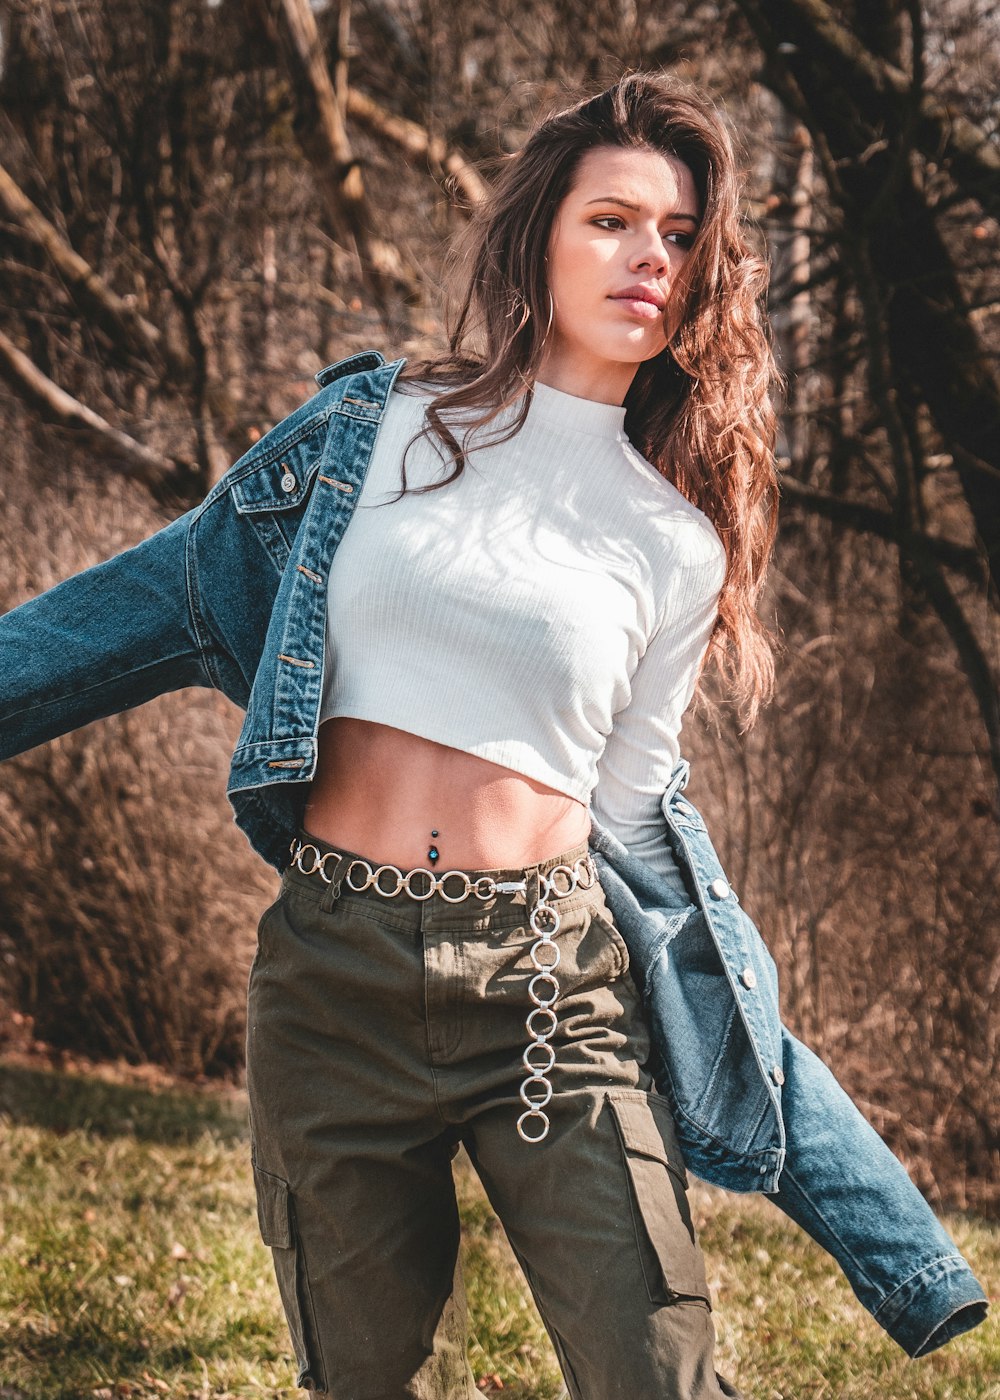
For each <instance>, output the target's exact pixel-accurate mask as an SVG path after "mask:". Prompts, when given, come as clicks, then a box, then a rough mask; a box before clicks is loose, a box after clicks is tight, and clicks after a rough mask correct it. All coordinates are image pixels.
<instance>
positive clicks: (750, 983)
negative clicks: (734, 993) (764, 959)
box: [740, 967, 757, 991]
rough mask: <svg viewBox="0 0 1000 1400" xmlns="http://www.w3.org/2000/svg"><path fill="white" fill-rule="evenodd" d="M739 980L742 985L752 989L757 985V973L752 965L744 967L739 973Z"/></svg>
mask: <svg viewBox="0 0 1000 1400" xmlns="http://www.w3.org/2000/svg"><path fill="white" fill-rule="evenodd" d="M740 981H741V982H742V983H743V985H744V987H749V988H750V990H751V991H752V990H753V989H754V987H756V985H757V974H756V972H754V970H753V968H752V967H745V968H744V969H743V971H742V972H741V973H740Z"/></svg>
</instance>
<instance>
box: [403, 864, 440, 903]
mask: <svg viewBox="0 0 1000 1400" xmlns="http://www.w3.org/2000/svg"><path fill="white" fill-rule="evenodd" d="M414 875H426V876H427V878H428V880H429V881H430V885H429V886H428V889H427V893H426V894H418V893H417V891H416V890H415V889H414V888H413V887H412V885H411V884H410V881H411V880H412V879H413V877H414ZM403 889H404V890H405V891H406V893H407V894H408V895H409V896H410V898H411V899H417V900H420V901H423V900H425V899H430V897H431V895H432V894H433V893H434V891H435V890H436V889H437V880H436V878H435V877H434V874H433V872H432V871H430V870H425V869H424V868H423V866H420V865H418V866H417V867H416V868H415V869H414V870H408V871H407V872H406V874H405V875H404V876H403ZM397 893H398V891H397Z"/></svg>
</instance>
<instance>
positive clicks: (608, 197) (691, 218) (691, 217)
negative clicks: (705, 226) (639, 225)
mask: <svg viewBox="0 0 1000 1400" xmlns="http://www.w3.org/2000/svg"><path fill="white" fill-rule="evenodd" d="M588 204H620V205H621V206H622V208H623V209H633V210H635V211H636V212H637V213H638V212H639V211H640V209H641V205H638V204H630V203H629V201H628V200H627V199H621V198H619V196H618V195H616V194H602V195H600V196H599V197H598V198H597V199H588V200H587V201H586V202H585V204H584V206H583V207H584V208H586V207H587V205H588ZM667 218H668V219H687V221H688V223H691V224H694V226H695V228H698V227H699V226H700V224H701V220H700V219H699V218H698V217H697V215H695V214H681V213H676V214H668V215H667Z"/></svg>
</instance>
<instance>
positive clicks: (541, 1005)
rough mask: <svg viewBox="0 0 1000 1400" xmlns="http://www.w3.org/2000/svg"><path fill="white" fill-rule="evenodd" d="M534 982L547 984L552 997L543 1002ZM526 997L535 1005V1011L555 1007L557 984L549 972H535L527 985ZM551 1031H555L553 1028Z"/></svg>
mask: <svg viewBox="0 0 1000 1400" xmlns="http://www.w3.org/2000/svg"><path fill="white" fill-rule="evenodd" d="M536 982H547V983H548V985H549V986H550V987H551V988H552V995H551V996H550V997H549V999H548V1000H547V1001H544V1000H543V999H542V998H541V997H540V996H539V995H538V992H537V990H536V988H535V983H536ZM528 996H529V997H531V1000H532V1001H533V1002H534V1003H535V1008H536V1010H538V1011H548V1010H549V1009H550V1007H553V1006H555V1004H556V1002H557V1001H558V999H559V983H558V982H557V981H556V979H555V978H554V977H553V976H552V973H551V972H536V973H535V975H534V977H532V979H531V981H530V982H529V983H528ZM552 1029H553V1030H555V1027H554V1026H553V1028H552ZM549 1034H550V1035H551V1034H552V1031H550V1032H549Z"/></svg>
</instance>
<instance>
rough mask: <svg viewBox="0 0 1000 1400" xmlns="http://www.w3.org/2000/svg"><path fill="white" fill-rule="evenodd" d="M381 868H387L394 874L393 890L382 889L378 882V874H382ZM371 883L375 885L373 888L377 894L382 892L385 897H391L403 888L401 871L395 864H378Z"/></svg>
mask: <svg viewBox="0 0 1000 1400" xmlns="http://www.w3.org/2000/svg"><path fill="white" fill-rule="evenodd" d="M383 870H388V871H389V873H390V874H391V875H395V877H396V888H395V889H394V890H384V889H383V888H382V886H381V885H380V884H379V876H380V875H381V874H382V871H383ZM372 884H373V885H374V886H375V890H376V892H377V893H378V894H383V895H385V897H386V898H387V899H392V898H393V896H394V895H397V894H399V892H400V890H401V889H402V888H403V872H402V871H401V870H400V869H399V867H398V866H396V865H380V866H379V867H378V869H377V870H376V871H375V874H374V876H373V877H372Z"/></svg>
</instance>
